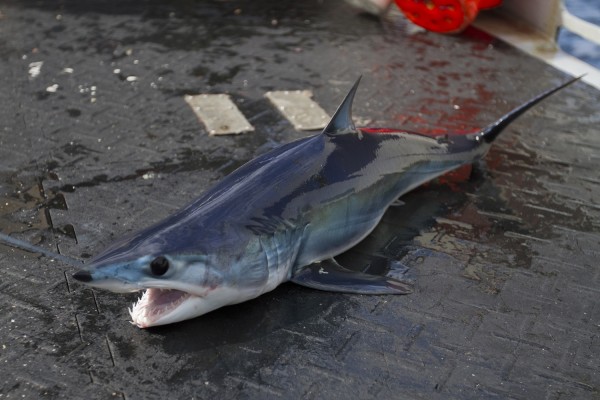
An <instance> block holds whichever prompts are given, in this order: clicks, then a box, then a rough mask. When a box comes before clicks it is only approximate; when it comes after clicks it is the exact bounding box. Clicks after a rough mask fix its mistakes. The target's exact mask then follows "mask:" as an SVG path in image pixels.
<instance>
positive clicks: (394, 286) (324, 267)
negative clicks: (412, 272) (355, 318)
mask: <svg viewBox="0 0 600 400" xmlns="http://www.w3.org/2000/svg"><path fill="white" fill-rule="evenodd" d="M291 281H292V282H294V283H297V284H298V285H302V286H306V287H309V288H312V289H319V290H326V291H329V292H342V293H358V294H409V293H412V292H413V286H412V284H410V283H408V282H402V281H399V280H396V279H393V278H388V277H386V276H380V275H370V274H365V273H362V272H356V271H351V270H349V269H346V268H344V267H342V266H341V265H339V264H338V263H337V262H336V261H335V260H334V259H330V260H325V261H321V262H318V263H314V264H310V265H307V266H306V267H304V268H302V269H300V270H299V271H298V272H297V273H295V274H294V275H292V278H291Z"/></svg>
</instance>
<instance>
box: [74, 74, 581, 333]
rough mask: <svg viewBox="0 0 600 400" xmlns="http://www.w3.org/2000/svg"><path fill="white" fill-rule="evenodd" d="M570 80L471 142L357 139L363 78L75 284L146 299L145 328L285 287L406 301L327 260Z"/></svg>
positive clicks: (402, 286)
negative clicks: (300, 130)
mask: <svg viewBox="0 0 600 400" xmlns="http://www.w3.org/2000/svg"><path fill="white" fill-rule="evenodd" d="M576 80H577V79H573V80H570V81H568V82H566V83H564V84H562V85H560V86H558V87H555V88H553V89H550V90H548V91H546V92H543V93H541V94H540V95H538V96H536V97H534V98H533V99H531V100H529V101H528V102H526V103H525V104H523V105H521V106H519V107H517V108H515V109H514V110H512V111H510V112H509V113H508V114H506V115H504V116H503V117H501V118H500V119H498V120H497V121H496V122H494V123H492V124H491V125H489V126H487V127H486V128H484V129H482V130H480V131H478V132H475V133H473V134H468V135H443V136H438V137H431V136H428V135H423V134H419V133H414V132H408V131H405V130H391V129H358V128H356V127H355V125H354V123H353V122H352V116H351V111H352V102H353V99H354V95H355V93H356V90H357V87H358V83H359V81H360V78H359V79H358V80H357V82H356V83H355V84H354V86H353V87H352V89H351V90H350V92H349V93H348V94H347V96H346V97H345V99H344V101H343V102H342V104H341V105H340V106H339V108H338V109H337V111H336V112H335V114H334V116H333V118H332V119H331V121H330V122H329V124H328V125H327V127H326V128H325V129H324V130H323V132H321V133H320V134H318V135H315V136H310V137H306V138H303V139H300V140H296V141H294V142H291V143H288V144H285V145H282V146H281V147H278V148H276V149H274V150H272V151H270V152H268V153H266V154H263V155H261V156H259V157H258V158H255V159H253V160H251V161H250V162H248V163H247V164H245V165H243V166H242V167H240V168H239V169H237V170H236V171H234V172H233V173H231V174H230V175H228V176H227V177H225V178H224V179H223V180H222V181H221V182H220V183H218V184H217V185H216V186H214V187H213V188H212V189H210V190H208V191H207V192H206V193H204V195H202V196H201V197H199V198H198V199H196V200H194V201H193V202H192V203H191V204H189V205H188V206H186V207H184V208H183V209H181V210H180V211H178V212H176V213H175V214H173V215H171V216H169V217H168V218H166V219H165V220H163V221H160V222H158V223H156V224H155V225H153V226H150V227H149V228H146V229H144V230H142V231H139V232H137V233H133V234H131V235H129V236H126V237H124V238H122V239H120V240H118V241H116V242H115V243H113V244H112V245H111V246H110V247H108V248H107V249H106V250H104V251H103V252H102V253H100V254H99V255H97V256H96V257H95V258H93V259H92V260H91V261H90V263H89V264H88V265H87V266H85V267H84V268H83V269H81V270H80V271H78V272H76V273H75V274H74V275H73V277H74V278H75V279H76V280H78V281H80V282H83V283H85V284H87V285H89V286H92V287H96V288H101V289H107V290H110V291H113V292H134V291H141V290H145V291H144V293H143V295H142V296H141V298H140V299H139V300H138V301H137V302H136V303H135V304H134V305H133V307H132V308H130V309H129V313H130V314H131V318H132V320H133V323H134V324H135V325H137V326H139V327H140V328H147V327H152V326H157V325H164V324H169V323H173V322H177V321H182V320H185V319H189V318H194V317H197V316H199V315H202V314H205V313H207V312H209V311H212V310H215V309H217V308H219V307H223V306H226V305H230V304H236V303H240V302H243V301H246V300H250V299H253V298H255V297H257V296H260V295H261V294H263V293H265V292H268V291H271V290H273V289H275V288H276V287H277V286H278V285H279V284H281V283H283V282H286V281H292V282H295V283H297V284H300V285H304V286H307V287H310V288H314V289H321V290H327V291H334V292H344V293H360V294H407V293H410V292H411V291H412V286H411V284H409V283H408V282H404V281H401V280H397V279H392V278H390V277H386V276H375V275H369V274H365V273H361V272H356V271H351V270H349V269H346V268H344V267H343V266H341V265H339V264H338V263H337V262H336V261H335V259H334V257H335V256H336V255H339V254H340V253H342V252H344V251H345V250H348V249H349V248H351V247H353V246H354V245H356V244H357V243H358V242H360V241H361V240H362V239H364V238H365V237H366V236H367V235H368V234H369V233H370V232H371V231H372V230H373V229H374V228H375V227H376V226H377V224H378V223H379V221H380V219H381V218H382V216H383V214H384V213H385V211H386V209H387V208H388V207H389V206H390V205H391V204H392V203H393V202H394V201H395V200H396V199H398V197H400V196H402V195H403V194H405V193H407V192H408V191H410V190H412V189H414V188H415V187H417V186H419V185H421V184H423V183H425V182H427V181H429V180H431V179H433V178H435V177H438V176H440V175H442V174H445V173H447V172H449V171H451V170H454V169H456V168H458V167H460V166H462V165H464V164H468V163H473V162H474V161H476V160H478V159H480V158H482V157H483V156H484V155H485V154H486V153H487V151H488V149H489V148H490V146H491V143H492V142H493V141H494V139H495V138H496V137H497V136H498V134H499V133H500V132H502V130H504V129H505V128H506V127H507V126H508V125H509V124H510V123H511V122H512V121H513V120H515V119H516V118H517V117H518V116H519V115H521V114H523V113H524V112H525V111H527V110H528V109H529V108H531V107H532V106H534V105H535V104H537V103H538V102H540V101H542V100H543V99H545V98H546V97H548V96H550V95H551V94H553V93H555V92H557V91H558V90H560V89H562V88H564V87H565V86H567V85H570V84H571V83H573V82H575V81H576Z"/></svg>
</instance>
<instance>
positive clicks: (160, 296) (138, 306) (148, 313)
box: [129, 288, 200, 328]
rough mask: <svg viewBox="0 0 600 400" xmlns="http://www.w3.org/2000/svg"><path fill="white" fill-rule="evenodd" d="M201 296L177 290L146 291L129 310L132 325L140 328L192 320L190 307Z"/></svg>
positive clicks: (154, 289) (155, 289) (153, 289)
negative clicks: (187, 319)
mask: <svg viewBox="0 0 600 400" xmlns="http://www.w3.org/2000/svg"><path fill="white" fill-rule="evenodd" d="M197 300H200V297H199V296H195V295H193V294H191V293H187V292H184V291H181V290H177V289H157V288H150V289H146V290H145V291H144V293H143V294H142V297H140V298H139V300H138V301H137V302H135V303H134V304H133V307H131V308H130V309H129V315H131V319H132V323H133V324H135V325H137V326H138V327H140V328H149V327H151V326H156V325H164V324H169V323H172V322H177V321H181V320H183V319H186V318H190V317H189V316H188V315H189V306H191V305H192V303H195V302H196V301H197Z"/></svg>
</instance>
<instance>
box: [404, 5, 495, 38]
mask: <svg viewBox="0 0 600 400" xmlns="http://www.w3.org/2000/svg"><path fill="white" fill-rule="evenodd" d="M395 1H396V5H397V6H398V7H399V8H400V9H401V10H402V12H403V13H404V15H406V17H407V18H408V19H409V20H411V21H412V22H414V23H415V24H417V25H419V26H422V27H423V28H425V29H428V30H430V31H433V32H439V33H458V32H460V31H462V30H463V29H465V28H466V27H467V26H469V24H470V23H471V22H473V20H474V19H475V17H476V16H477V14H478V13H479V10H483V9H486V8H491V7H496V6H499V5H500V3H502V0H395Z"/></svg>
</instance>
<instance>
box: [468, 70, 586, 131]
mask: <svg viewBox="0 0 600 400" xmlns="http://www.w3.org/2000/svg"><path fill="white" fill-rule="evenodd" d="M581 78H583V75H582V76H579V77H577V78H573V79H570V80H568V81H567V82H565V83H563V84H561V85H559V86H557V87H555V88H553V89H550V90H547V91H545V92H543V93H540V94H539V95H537V96H536V97H534V98H533V99H531V100H529V101H527V102H526V103H524V104H521V105H520V106H519V107H517V108H515V109H513V110H512V111H510V112H509V113H507V114H505V115H504V116H502V117H501V118H500V119H498V120H497V121H496V122H494V123H492V124H491V125H488V126H487V127H486V128H484V129H483V130H482V131H481V132H480V133H479V134H477V137H478V138H479V139H483V140H484V141H485V142H486V143H491V142H493V141H494V139H496V137H497V136H498V135H499V134H500V132H502V131H503V130H504V128H506V127H507V126H508V125H509V124H510V123H511V122H513V121H514V120H515V119H517V118H518V117H519V116H520V115H521V114H523V113H524V112H525V111H527V110H529V109H530V108H531V107H533V106H535V105H536V104H537V103H539V102H540V101H542V100H544V99H545V98H546V97H548V96H550V95H552V94H554V93H556V92H558V91H559V90H561V89H564V88H565V87H567V86H569V85H570V84H572V83H575V82H577V81H578V80H579V79H581Z"/></svg>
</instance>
